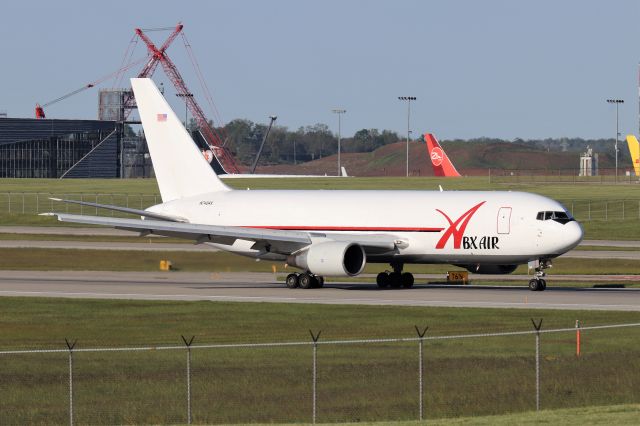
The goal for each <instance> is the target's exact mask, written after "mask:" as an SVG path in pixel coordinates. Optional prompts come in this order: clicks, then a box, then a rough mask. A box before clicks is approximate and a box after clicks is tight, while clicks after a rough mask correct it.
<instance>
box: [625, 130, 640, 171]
mask: <svg viewBox="0 0 640 426" xmlns="http://www.w3.org/2000/svg"><path fill="white" fill-rule="evenodd" d="M627 145H629V153H630V154H631V162H632V163H633V170H634V171H635V173H636V176H640V143H638V139H637V138H636V137H635V136H634V135H627Z"/></svg>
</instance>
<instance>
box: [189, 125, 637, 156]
mask: <svg viewBox="0 0 640 426" xmlns="http://www.w3.org/2000/svg"><path fill="white" fill-rule="evenodd" d="M189 128H190V129H195V128H197V124H196V122H195V121H194V120H193V119H191V120H190V123H189ZM267 128H268V125H266V124H262V123H254V122H253V121H251V120H247V119H235V120H232V121H230V122H229V123H227V124H226V125H225V126H224V127H221V128H217V131H218V132H219V134H221V135H222V136H223V137H224V139H225V142H224V143H225V146H226V147H228V148H229V149H230V150H231V152H232V154H233V155H234V156H235V158H236V159H237V160H239V161H240V162H241V163H242V164H246V165H248V164H251V163H252V162H253V161H254V159H255V156H256V154H257V152H258V149H259V148H260V144H261V143H262V139H263V138H264V135H265V133H266V131H267ZM404 140H405V139H404V137H401V136H399V135H398V134H397V133H396V132H394V131H391V130H379V129H361V130H358V131H357V132H355V134H354V135H353V136H348V135H342V137H341V152H346V153H350V152H372V151H375V150H376V149H378V148H380V147H382V146H384V145H388V144H392V143H396V142H400V141H404ZM412 140H414V141H422V135H421V136H420V137H419V138H418V139H412ZM440 142H441V143H443V144H447V143H449V142H453V143H459V142H464V143H470V144H483V143H484V144H494V143H513V144H521V145H525V146H527V147H529V148H531V149H539V150H545V151H560V152H563V151H565V152H566V151H570V152H576V151H581V152H582V151H585V150H586V149H587V147H588V146H589V147H591V148H593V149H594V151H595V152H599V153H601V154H605V155H612V154H613V153H614V150H613V147H614V140H613V139H583V138H568V137H561V138H545V139H527V140H525V139H521V138H515V139H513V140H508V139H500V138H491V137H479V138H472V139H450V140H441V141H440ZM618 150H619V155H620V158H621V159H627V157H629V153H628V149H626V141H625V140H624V138H622V137H621V138H620V140H619V141H618ZM337 152H338V135H337V134H336V133H333V132H332V131H331V130H329V126H328V125H326V124H324V123H316V124H314V125H310V126H303V127H299V128H298V129H297V130H290V129H288V128H287V127H285V126H277V125H276V126H273V127H272V128H271V131H270V133H269V137H268V139H267V141H266V143H265V146H264V149H263V151H262V156H261V158H260V164H263V165H264V164H293V163H294V162H296V163H301V162H307V161H313V160H317V159H321V158H323V157H327V156H331V155H334V154H336V153H337Z"/></svg>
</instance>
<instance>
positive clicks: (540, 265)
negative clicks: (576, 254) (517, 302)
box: [529, 259, 552, 291]
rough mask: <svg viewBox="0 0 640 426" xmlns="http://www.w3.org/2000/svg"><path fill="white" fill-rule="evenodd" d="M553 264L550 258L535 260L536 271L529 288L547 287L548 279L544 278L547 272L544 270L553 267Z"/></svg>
mask: <svg viewBox="0 0 640 426" xmlns="http://www.w3.org/2000/svg"><path fill="white" fill-rule="evenodd" d="M551 266H552V264H551V260H550V259H541V260H539V261H538V262H534V267H535V272H534V274H533V278H532V279H531V280H529V290H531V291H544V290H545V289H546V288H547V281H546V280H545V279H544V277H546V276H547V274H546V273H545V272H544V270H545V269H547V268H551Z"/></svg>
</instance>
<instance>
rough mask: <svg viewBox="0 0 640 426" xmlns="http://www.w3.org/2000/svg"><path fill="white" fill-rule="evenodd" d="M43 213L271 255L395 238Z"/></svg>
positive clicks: (375, 249) (378, 247)
mask: <svg viewBox="0 0 640 426" xmlns="http://www.w3.org/2000/svg"><path fill="white" fill-rule="evenodd" d="M45 214H46V215H53V216H57V217H58V220H59V221H61V222H73V223H82V224H88V225H102V226H110V227H113V228H117V229H123V230H127V231H132V232H139V233H140V234H141V235H149V234H156V235H163V236H167V237H177V238H184V239H188V240H194V241H195V242H197V243H204V242H212V243H217V244H225V245H232V244H233V243H234V242H235V241H236V240H247V241H254V242H255V243H256V244H255V245H254V246H255V247H256V248H259V247H265V246H268V247H269V251H271V252H275V253H280V254H287V255H288V254H291V253H294V252H296V251H299V250H301V249H304V248H305V247H308V246H309V245H311V244H313V242H314V239H316V238H318V239H329V240H337V241H349V242H353V243H357V244H359V245H361V246H362V247H363V249H364V250H365V252H367V253H379V252H381V251H390V250H393V249H394V248H395V247H396V237H394V236H393V235H386V234H375V235H371V234H365V235H361V234H330V233H318V232H305V231H289V230H280V229H262V228H248V227H240V226H219V225H200V224H192V223H183V222H169V221H166V220H142V219H124V218H114V217H102V216H84V215H75V214H66V213H45Z"/></svg>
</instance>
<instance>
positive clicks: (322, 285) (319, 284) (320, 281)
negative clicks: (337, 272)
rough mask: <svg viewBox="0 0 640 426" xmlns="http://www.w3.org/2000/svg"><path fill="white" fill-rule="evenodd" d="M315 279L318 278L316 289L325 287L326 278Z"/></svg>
mask: <svg viewBox="0 0 640 426" xmlns="http://www.w3.org/2000/svg"><path fill="white" fill-rule="evenodd" d="M315 278H316V282H315V284H316V287H317V288H322V287H324V277H321V276H320V275H316V276H315Z"/></svg>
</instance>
